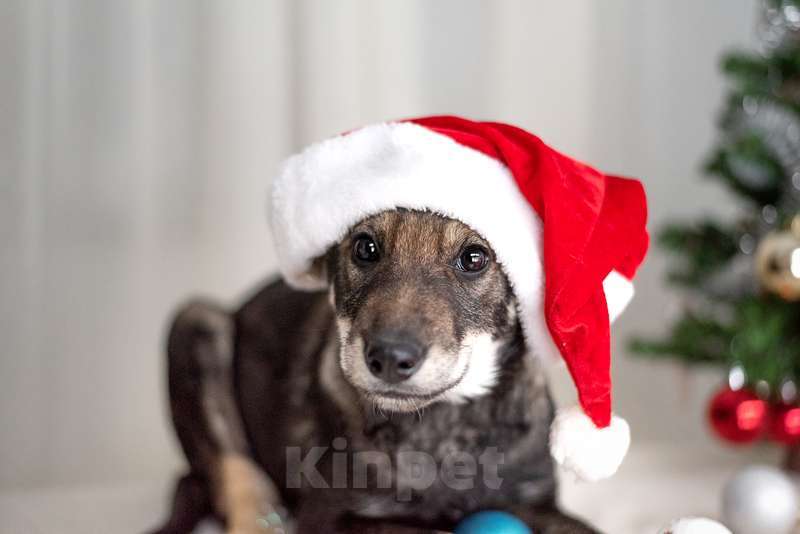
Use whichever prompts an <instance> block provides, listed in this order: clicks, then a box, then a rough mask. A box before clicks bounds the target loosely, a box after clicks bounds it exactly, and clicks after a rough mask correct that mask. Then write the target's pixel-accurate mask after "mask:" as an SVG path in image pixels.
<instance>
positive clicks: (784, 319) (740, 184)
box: [632, 0, 800, 469]
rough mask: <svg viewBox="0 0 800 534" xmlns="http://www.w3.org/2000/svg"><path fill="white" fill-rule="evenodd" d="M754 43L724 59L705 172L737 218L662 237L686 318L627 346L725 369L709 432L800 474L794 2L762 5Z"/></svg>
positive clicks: (677, 227) (799, 8) (677, 228)
mask: <svg viewBox="0 0 800 534" xmlns="http://www.w3.org/2000/svg"><path fill="white" fill-rule="evenodd" d="M759 41H760V50H758V51H755V52H751V53H741V52H736V53H730V54H728V55H727V56H725V57H724V59H723V62H722V70H723V71H724V73H725V75H726V77H727V78H728V79H729V82H730V89H729V92H728V95H727V99H726V102H725V106H724V111H723V113H722V116H721V120H720V123H719V130H720V135H719V141H718V144H717V146H716V147H715V148H714V149H713V150H712V151H711V154H710V155H709V157H708V159H707V161H706V163H705V165H704V170H705V172H706V174H707V176H708V177H709V178H711V179H715V180H718V181H719V182H721V183H722V184H723V185H724V186H725V187H727V188H728V189H729V190H730V191H732V192H733V193H734V195H735V196H736V197H737V198H738V199H740V209H739V216H738V217H737V218H736V220H733V221H729V220H713V219H703V220H699V221H695V222H693V223H690V224H671V225H668V226H667V227H666V228H663V229H662V231H661V232H660V233H659V235H658V244H659V245H660V246H661V247H663V248H664V249H666V250H667V251H668V252H669V253H670V254H671V255H672V258H673V260H674V261H673V262H672V264H671V268H670V270H669V272H668V274H667V277H668V279H667V281H668V283H669V284H670V285H672V286H675V287H677V288H678V289H679V290H681V291H682V292H683V293H684V294H685V295H686V298H685V300H684V306H683V310H682V312H681V316H680V317H679V318H678V319H677V320H676V321H675V322H674V324H673V325H672V326H671V328H670V330H669V332H668V333H667V335H666V336H665V337H664V338H663V339H660V340H644V339H637V340H635V341H634V342H633V344H632V346H633V349H634V350H635V351H636V352H638V353H640V354H644V355H648V356H653V357H668V358H677V359H679V360H682V361H684V362H686V363H689V364H714V365H718V366H721V367H722V368H723V369H725V370H727V371H728V372H729V382H730V387H729V388H726V389H724V390H723V391H722V392H720V393H719V394H718V395H717V396H716V397H715V398H714V399H713V401H712V405H711V409H710V411H709V413H710V417H711V421H712V424H713V426H714V428H715V430H717V432H718V434H720V435H721V436H722V437H723V438H726V439H728V440H729V441H734V442H750V441H753V440H756V439H759V438H762V437H765V436H767V437H770V438H771V439H773V440H774V441H777V442H780V443H783V444H786V445H789V451H790V454H789V460H788V461H789V463H790V464H791V465H790V466H791V467H793V468H796V469H800V452H798V451H800V445H798V444H799V443H800V399H798V386H797V385H798V384H799V383H800V0H765V1H764V2H763V14H762V17H761V21H760V27H759Z"/></svg>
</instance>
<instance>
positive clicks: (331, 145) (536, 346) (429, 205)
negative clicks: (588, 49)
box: [271, 117, 648, 480]
mask: <svg viewBox="0 0 800 534" xmlns="http://www.w3.org/2000/svg"><path fill="white" fill-rule="evenodd" d="M396 208H408V209H417V210H428V211H433V212H437V213H441V214H444V215H447V216H448V217H453V218H455V219H459V220H460V221H461V222H463V223H465V224H466V225H468V226H470V227H471V228H472V229H473V230H475V231H476V232H478V233H480V234H481V235H482V236H483V237H484V238H485V239H486V240H487V241H489V242H490V243H491V244H492V248H493V250H494V252H495V254H496V256H497V260H498V263H500V264H502V265H503V267H504V268H505V272H506V275H507V276H508V277H509V279H510V280H511V283H512V285H513V287H514V290H515V293H516V296H517V299H518V301H519V307H520V312H521V313H520V322H521V323H522V330H523V334H524V335H525V337H526V340H527V341H528V343H529V344H530V346H531V347H532V349H533V350H532V353H533V354H536V355H539V356H541V357H542V358H545V359H554V358H558V357H559V356H560V357H562V358H563V359H564V360H565V361H566V363H567V368H568V370H569V372H570V374H571V375H572V378H573V380H574V383H575V387H576V389H577V390H578V399H579V403H580V405H581V408H582V410H581V411H570V412H568V413H567V414H566V415H565V416H564V417H563V418H560V419H559V421H560V422H561V423H562V424H556V425H553V428H552V431H551V446H552V447H551V452H552V454H553V457H554V458H555V459H556V460H557V461H558V462H559V463H561V464H562V465H563V466H565V467H567V468H568V469H570V470H572V471H574V472H575V473H576V474H577V475H578V476H579V477H580V478H584V479H588V480H596V479H598V478H602V477H604V476H608V475H610V474H613V473H614V471H616V469H617V467H618V466H619V464H620V463H621V461H622V459H623V457H624V455H625V452H626V450H627V446H628V443H629V437H628V426H627V424H625V423H624V421H621V420H620V419H619V418H617V417H614V416H612V413H611V378H610V357H611V354H610V328H609V323H610V321H611V320H613V319H614V318H615V317H616V316H617V315H618V314H619V313H620V312H621V311H622V309H623V308H624V307H625V305H626V304H627V302H628V301H629V300H630V298H631V297H632V296H633V284H632V282H631V280H632V278H633V276H634V274H635V273H636V270H637V268H638V266H639V264H640V263H641V262H642V260H643V259H644V255H645V252H646V250H647V245H648V235H647V230H646V219H647V209H646V203H645V196H644V190H643V189H642V186H641V184H640V183H639V182H637V181H635V180H631V179H626V178H620V177H615V176H608V175H605V174H602V173H601V172H599V171H597V170H595V169H593V168H591V167H589V166H587V165H584V164H582V163H579V162H577V161H575V160H573V159H571V158H569V157H567V156H565V155H563V154H560V153H559V152H557V151H555V150H553V149H552V148H550V147H549V146H547V145H546V144H544V143H543V142H542V141H541V140H540V139H539V138H538V137H535V136H534V135H531V134H530V133H528V132H526V131H524V130H521V129H519V128H516V127H514V126H510V125H508V124H501V123H497V122H475V121H471V120H467V119H463V118H459V117H425V118H419V119H413V120H408V121H399V122H387V123H381V124H375V125H371V126H366V127H364V128H360V129H356V130H352V131H350V132H348V133H345V134H343V135H339V136H337V137H334V138H332V139H328V140H326V141H322V142H320V143H317V144H315V145H312V146H310V147H308V148H307V149H305V150H304V151H302V152H301V153H299V154H297V155H295V156H293V157H291V158H289V160H288V161H287V162H286V163H285V165H284V166H283V170H282V172H281V174H280V175H279V176H278V177H277V178H276V179H275V180H274V181H273V184H272V214H271V215H272V221H271V222H272V230H273V234H274V238H275V239H274V241H275V245H276V251H277V256H278V258H277V259H278V264H279V266H280V268H281V271H282V273H283V275H284V278H285V279H286V281H287V282H289V283H290V284H291V285H293V286H294V287H295V288H299V289H308V290H312V289H319V288H321V287H324V286H325V284H326V280H325V279H324V278H323V277H321V276H320V275H319V273H318V272H317V270H315V269H313V268H312V264H313V261H314V260H315V259H316V258H318V257H319V256H321V255H323V254H324V253H325V252H326V251H327V250H328V248H329V247H330V246H331V245H333V244H334V243H336V242H337V241H339V240H340V239H341V237H342V236H343V235H345V234H346V233H347V231H348V230H349V229H350V228H351V227H352V226H353V225H354V224H355V223H357V222H358V221H360V220H361V219H363V218H364V217H367V216H369V215H372V214H376V213H378V212H381V211H384V210H390V209H396ZM576 418H582V419H584V420H585V422H586V423H587V424H583V423H581V422H579V421H575V419H576ZM592 443H594V444H595V447H594V448H593V449H592ZM587 450H592V454H585V452H586V451H587Z"/></svg>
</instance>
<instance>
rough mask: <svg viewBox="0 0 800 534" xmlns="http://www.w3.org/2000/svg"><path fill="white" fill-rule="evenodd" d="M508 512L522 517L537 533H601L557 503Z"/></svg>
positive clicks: (520, 508) (514, 509)
mask: <svg viewBox="0 0 800 534" xmlns="http://www.w3.org/2000/svg"><path fill="white" fill-rule="evenodd" d="M508 512H510V513H512V514H514V515H515V516H517V517H518V518H519V519H521V520H522V521H523V522H524V523H525V524H526V525H528V526H529V527H531V530H533V531H534V532H535V533H536V534H601V533H600V531H598V530H595V529H593V528H591V527H589V526H588V525H586V524H585V523H583V522H581V521H579V520H578V519H575V518H574V517H570V516H568V515H566V514H565V513H563V512H562V511H561V510H559V509H558V507H557V506H556V505H555V504H552V505H547V506H540V507H522V506H520V507H519V508H513V509H510V510H508Z"/></svg>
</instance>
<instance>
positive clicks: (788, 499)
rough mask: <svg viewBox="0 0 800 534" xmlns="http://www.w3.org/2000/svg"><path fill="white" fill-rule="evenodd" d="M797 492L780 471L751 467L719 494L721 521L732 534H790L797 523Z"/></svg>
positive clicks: (740, 473) (735, 477) (799, 502)
mask: <svg viewBox="0 0 800 534" xmlns="http://www.w3.org/2000/svg"><path fill="white" fill-rule="evenodd" d="M798 505H800V501H798V495H797V489H796V488H795V486H794V484H792V481H791V480H790V479H789V477H788V476H786V475H785V474H784V473H783V472H782V471H780V470H778V469H775V468H774V467H767V466H752V467H747V468H745V469H742V470H741V471H739V472H738V473H737V474H736V475H734V477H733V478H732V479H731V480H730V481H729V482H728V483H727V484H726V485H725V489H724V490H723V493H722V520H723V521H724V522H725V524H726V525H728V527H730V528H731V529H732V530H733V531H734V532H736V534H790V533H791V532H792V531H793V530H794V527H795V525H796V523H797V514H798Z"/></svg>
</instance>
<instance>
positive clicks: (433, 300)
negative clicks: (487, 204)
mask: <svg viewBox="0 0 800 534" xmlns="http://www.w3.org/2000/svg"><path fill="white" fill-rule="evenodd" d="M318 267H319V268H324V269H325V270H326V273H325V274H326V276H327V278H328V280H329V281H330V293H331V302H332V304H333V306H334V308H335V312H336V319H337V324H338V329H339V336H340V340H341V350H340V364H341V368H342V370H343V371H344V375H345V377H346V378H347V380H348V381H349V382H350V383H351V384H352V385H353V386H354V387H355V388H356V389H357V390H358V391H359V392H360V394H361V395H363V396H364V397H365V398H366V399H368V400H370V401H372V402H373V403H375V405H377V406H378V407H379V408H380V409H382V410H390V411H411V410H415V409H419V408H421V407H423V406H426V405H428V404H430V403H432V402H435V401H438V400H445V401H451V402H458V401H460V400H463V399H466V398H471V397H475V396H479V395H482V394H485V393H487V392H488V391H489V390H490V389H491V387H492V386H493V385H494V383H495V381H496V379H497V373H498V366H499V360H500V352H501V350H500V349H501V348H502V347H503V346H505V345H507V344H509V343H512V342H515V340H519V339H521V330H520V325H519V321H518V319H517V307H516V299H515V297H514V294H513V291H512V288H511V286H510V284H509V282H508V279H507V278H506V276H505V274H504V273H503V270H502V269H501V267H500V265H499V264H498V263H497V262H496V261H495V257H494V253H493V251H492V247H491V246H490V244H489V243H487V242H486V241H485V240H484V239H483V238H482V237H481V236H480V235H478V234H477V233H476V232H474V231H473V230H471V229H470V228H469V227H468V226H466V225H465V224H463V223H461V222H459V221H457V220H453V219H450V218H446V217H443V216H440V215H437V214H434V213H430V212H419V211H410V210H392V211H386V212H383V213H380V214H378V215H375V216H372V217H368V218H367V219H365V220H363V221H361V222H360V223H358V224H356V225H355V226H354V227H353V228H352V229H351V231H350V232H349V233H348V235H347V236H346V237H345V238H344V239H342V240H341V241H340V242H339V243H338V244H337V245H336V246H335V247H333V248H332V249H331V250H330V251H329V252H328V254H327V255H326V256H325V257H324V258H322V259H320V261H319V262H318Z"/></svg>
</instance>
